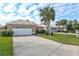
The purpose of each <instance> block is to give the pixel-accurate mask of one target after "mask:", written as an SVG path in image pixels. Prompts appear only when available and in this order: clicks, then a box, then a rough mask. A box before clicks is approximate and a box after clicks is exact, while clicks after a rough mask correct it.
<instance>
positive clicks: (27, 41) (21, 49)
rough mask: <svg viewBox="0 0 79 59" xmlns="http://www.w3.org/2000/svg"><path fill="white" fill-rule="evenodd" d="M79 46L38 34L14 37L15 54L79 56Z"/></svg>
mask: <svg viewBox="0 0 79 59" xmlns="http://www.w3.org/2000/svg"><path fill="white" fill-rule="evenodd" d="M78 52H79V47H78V46H72V45H65V44H61V43H58V42H55V41H51V40H48V39H45V38H42V37H38V36H22V37H13V55H14V56H77V55H79V53H78Z"/></svg>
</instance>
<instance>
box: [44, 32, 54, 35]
mask: <svg viewBox="0 0 79 59" xmlns="http://www.w3.org/2000/svg"><path fill="white" fill-rule="evenodd" d="M45 33H46V35H49V33H48V32H47V31H46V32H45ZM51 35H53V33H52V32H51Z"/></svg>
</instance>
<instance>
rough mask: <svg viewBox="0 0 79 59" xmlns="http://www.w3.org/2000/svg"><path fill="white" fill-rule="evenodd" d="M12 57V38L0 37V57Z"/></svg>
mask: <svg viewBox="0 0 79 59" xmlns="http://www.w3.org/2000/svg"><path fill="white" fill-rule="evenodd" d="M12 55H13V42H12V37H8V36H6V37H4V36H0V56H12Z"/></svg>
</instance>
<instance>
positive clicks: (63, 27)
mask: <svg viewBox="0 0 79 59" xmlns="http://www.w3.org/2000/svg"><path fill="white" fill-rule="evenodd" d="M57 31H61V32H62V31H67V26H65V25H64V26H63V25H60V26H57Z"/></svg>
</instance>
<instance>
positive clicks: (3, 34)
mask: <svg viewBox="0 0 79 59" xmlns="http://www.w3.org/2000/svg"><path fill="white" fill-rule="evenodd" d="M1 35H2V36H12V35H13V31H8V30H6V31H1Z"/></svg>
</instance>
